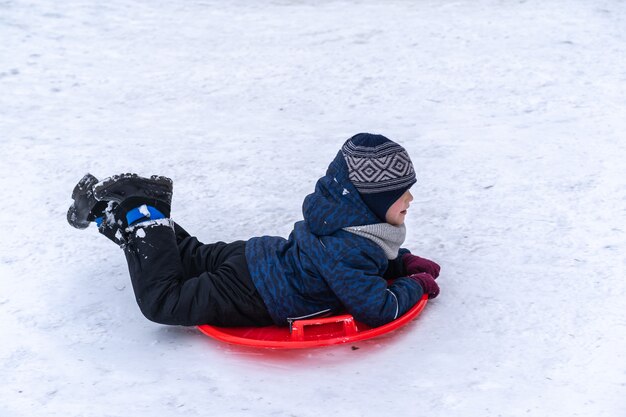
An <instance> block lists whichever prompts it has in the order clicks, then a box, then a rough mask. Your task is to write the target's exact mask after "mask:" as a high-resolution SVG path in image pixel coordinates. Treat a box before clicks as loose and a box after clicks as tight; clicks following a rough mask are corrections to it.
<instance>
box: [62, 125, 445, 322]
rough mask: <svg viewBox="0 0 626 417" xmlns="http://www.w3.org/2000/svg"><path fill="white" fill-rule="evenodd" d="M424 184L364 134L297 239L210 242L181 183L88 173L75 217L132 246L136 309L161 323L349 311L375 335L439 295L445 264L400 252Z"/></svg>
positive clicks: (326, 180)
mask: <svg viewBox="0 0 626 417" xmlns="http://www.w3.org/2000/svg"><path fill="white" fill-rule="evenodd" d="M415 181H416V180H415V171H414V169H413V164H412V163H411V160H410V158H409V155H408V154H407V152H406V150H405V149H404V148H403V147H402V146H400V145H398V144H397V143H395V142H392V141H391V140H389V139H387V138H386V137H384V136H381V135H372V134H367V133H361V134H358V135H356V136H354V137H352V138H350V139H349V140H348V141H346V143H345V144H344V145H343V146H342V148H341V150H340V151H339V153H338V154H337V156H336V157H335V159H334V160H333V161H332V162H331V164H330V166H329V167H328V170H327V172H326V175H325V176H323V177H322V178H320V179H319V180H318V181H317V184H316V186H315V191H314V192H313V193H312V194H310V195H308V196H307V197H306V198H305V199H304V204H303V207H302V210H303V214H304V220H303V221H299V222H297V223H295V225H294V230H293V232H292V233H291V234H290V235H289V238H288V239H284V238H282V237H272V236H262V237H254V238H251V239H250V240H248V241H236V242H232V243H224V242H216V243H212V244H203V243H201V242H199V241H198V239H196V238H195V237H193V236H190V235H189V233H187V232H186V231H185V230H184V229H183V228H182V227H180V226H179V225H178V224H176V223H175V222H174V221H172V220H171V219H170V206H171V198H172V181H171V180H170V179H169V178H166V177H160V176H153V177H150V178H142V177H139V176H137V175H136V174H122V175H116V176H113V177H110V178H108V179H106V180H104V181H102V182H98V180H97V179H96V178H95V177H93V176H92V175H90V174H87V175H86V176H85V177H84V178H83V179H82V180H81V181H80V182H79V183H78V184H77V186H76V187H75V189H74V193H73V195H72V198H73V199H74V203H73V204H72V206H71V207H70V210H69V211H68V221H69V222H70V224H72V225H73V226H74V227H77V228H85V227H87V226H88V225H89V223H90V222H91V221H94V222H96V224H97V225H98V230H99V231H100V232H101V233H102V234H104V235H105V236H107V237H108V238H109V239H111V240H113V241H114V242H115V243H117V244H118V245H120V246H121V247H122V248H123V250H124V254H125V256H126V260H127V262H128V269H129V272H130V277H131V281H132V285H133V290H134V292H135V297H136V299H137V304H138V305H139V308H140V309H141V311H142V313H143V314H144V315H145V316H146V317H147V318H148V319H149V320H152V321H154V322H157V323H163V324H175V325H200V324H211V325H216V326H227V327H229V326H266V325H272V324H276V325H288V324H289V323H291V322H292V321H293V320H296V319H303V318H313V317H322V316H330V315H334V314H339V313H342V312H346V311H347V312H348V313H349V314H351V315H353V316H354V318H355V319H356V320H358V321H360V322H363V323H365V324H367V325H368V326H371V327H377V326H381V325H383V324H386V323H388V322H390V321H392V320H394V319H396V318H398V317H399V316H401V315H402V314H404V313H405V312H406V311H407V310H409V309H410V308H411V307H412V306H413V305H414V304H415V303H416V302H417V301H418V300H419V299H420V298H421V297H422V295H423V294H428V296H429V298H434V297H436V296H437V295H438V294H439V287H438V285H437V283H436V282H435V278H437V276H438V275H439V265H437V264H436V263H435V262H433V261H430V260H427V259H424V258H420V257H418V256H415V255H412V254H411V253H410V252H409V251H408V250H407V249H404V248H401V247H400V246H401V245H402V243H403V242H404V239H405V233H406V229H405V226H404V219H405V216H406V214H407V209H408V208H409V204H410V202H411V201H412V200H413V196H412V195H411V193H410V192H409V188H410V187H411V186H412V185H413V184H414V183H415ZM389 279H394V281H393V282H392V283H388V281H387V280H389Z"/></svg>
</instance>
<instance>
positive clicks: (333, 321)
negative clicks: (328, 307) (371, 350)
mask: <svg viewBox="0 0 626 417" xmlns="http://www.w3.org/2000/svg"><path fill="white" fill-rule="evenodd" d="M427 302H428V296H426V295H424V296H423V297H422V299H421V300H420V301H419V302H418V303H417V304H415V305H414V306H413V307H412V308H411V309H410V310H409V311H407V312H406V313H405V314H403V315H402V316H401V317H399V318H397V319H396V320H394V321H392V322H390V323H387V324H385V325H383V326H380V327H374V328H371V327H369V326H367V325H366V324H363V323H360V322H358V321H356V320H355V319H354V317H352V316H351V315H349V314H344V315H341V316H333V317H327V318H321V319H309V320H296V321H294V322H293V324H292V326H291V331H290V329H289V328H288V327H279V326H267V327H217V326H210V325H208V324H205V325H202V326H198V329H200V331H201V332H202V333H204V334H205V335H207V336H210V337H213V338H215V339H217V340H220V341H222V342H226V343H231V344H234V345H244V346H251V347H259V348H271V349H302V348H312V347H320V346H329V345H337V344H340V343H353V342H358V341H360V340H365V339H371V338H372V337H376V336H380V335H382V334H385V333H388V332H391V331H393V330H396V329H397V328H399V327H402V326H404V325H405V324H407V323H408V322H410V321H411V320H413V319H414V318H415V317H417V316H418V315H419V314H420V313H421V312H422V310H423V309H424V307H426V303H427Z"/></svg>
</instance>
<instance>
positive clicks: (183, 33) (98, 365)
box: [0, 0, 626, 417]
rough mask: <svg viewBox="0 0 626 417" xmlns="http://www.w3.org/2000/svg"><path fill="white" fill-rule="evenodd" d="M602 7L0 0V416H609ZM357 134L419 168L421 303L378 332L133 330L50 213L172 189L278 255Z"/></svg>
mask: <svg viewBox="0 0 626 417" xmlns="http://www.w3.org/2000/svg"><path fill="white" fill-rule="evenodd" d="M624 6H625V3H624V2H623V1H619V0H597V1H593V2H566V1H551V2H541V1H532V0H529V1H519V2H513V1H508V2H505V1H496V0H477V1H461V0H459V1H434V0H427V1H420V2H402V1H390V2H374V1H357V0H343V1H339V0H338V1H316V2H313V1H299V2H296V1H288V0H284V1H283V0H281V1H270V2H244V1H233V2H218V1H210V0H197V1H189V2H182V3H181V2H165V1H158V0H155V1H140V2H137V1H127V0H111V1H108V2H104V3H102V2H88V1H81V0H67V1H63V2H55V1H39V0H32V1H17V0H9V1H3V2H1V3H0V39H2V42H0V92H1V94H0V147H1V149H2V152H1V156H0V189H2V190H3V193H4V194H3V199H2V206H1V207H2V208H1V210H0V230H1V231H2V233H1V234H0V247H1V248H2V250H1V252H0V277H1V278H0V334H1V335H2V342H1V343H0V416H3V417H15V416H128V415H133V416H153V415H185V416H187V415H189V416H194V415H218V416H248V415H254V416H273V415H275V416H299V417H307V416H319V415H341V416H344V417H352V416H380V415H392V416H393V415H399V416H406V415H421V414H424V415H426V414H427V415H429V416H431V417H436V416H442V417H443V416H445V417H451V416H464V417H479V416H480V417H491V416H493V417H496V416H507V417H508V416H547V415H556V416H594V417H602V416H606V417H615V416H620V415H625V414H626V399H625V398H626V358H625V355H624V350H625V349H624V348H625V346H626V321H625V319H624V313H623V311H624V300H625V296H626V282H625V280H624V276H625V274H624V272H625V267H626V257H625V256H624V254H625V253H626V235H625V227H626V210H625V207H626V183H625V181H624V179H625V178H626V164H624V158H625V156H626V142H625V141H624V132H625V131H626V114H625V113H626V111H625V110H626V100H625V98H624V97H626V72H625V70H624V68H626V30H625V29H624V28H626V7H624ZM362 131H369V132H378V133H383V134H385V135H387V136H389V137H391V138H393V139H395V140H397V141H399V142H400V143H402V144H403V145H404V146H405V147H406V148H407V150H408V151H409V153H410V155H411V156H412V159H413V161H414V164H415V166H416V170H417V174H418V183H417V184H416V185H415V186H414V187H413V189H412V191H413V194H414V195H415V197H416V198H415V201H414V202H413V203H412V205H411V208H410V210H409V212H408V216H407V240H406V244H405V246H406V247H408V248H410V249H411V250H412V251H413V252H414V253H417V254H419V255H421V256H425V257H429V258H432V259H435V260H437V261H438V262H439V263H440V264H441V265H442V275H441V277H440V279H439V280H438V281H439V282H440V285H441V295H440V296H439V298H437V299H436V300H434V301H433V302H432V303H430V304H429V305H428V306H427V308H426V310H425V311H424V313H423V314H422V316H420V317H419V318H418V319H417V320H416V321H414V322H413V323H411V324H410V325H409V326H407V327H406V328H404V329H402V330H400V331H398V332H397V333H395V334H393V335H391V336H389V337H383V338H380V339H375V340H371V341H366V342H362V343H358V344H357V345H356V347H358V349H352V346H350V345H346V346H339V347H331V348H326V349H317V350H306V351H287V352H285V351H259V350H251V349H243V348H237V347H234V346H229V345H225V344H220V343H219V342H216V341H213V340H210V339H208V338H206V337H204V336H202V335H201V334H200V333H199V332H198V331H196V330H195V329H194V328H183V327H168V326H161V325H157V324H154V323H151V322H149V321H147V320H146V319H144V318H143V316H141V313H140V311H139V309H138V307H137V305H136V303H135V300H134V295H133V292H132V287H131V285H130V284H129V278H128V272H127V269H126V264H125V260H124V257H123V254H122V253H121V251H120V249H119V248H117V247H116V246H115V245H113V244H112V243H110V242H109V241H108V240H106V239H105V238H103V237H102V236H100V235H99V234H98V233H97V231H96V229H95V227H93V226H91V227H90V228H88V229H87V230H84V231H81V230H76V229H73V228H71V227H70V226H69V225H68V224H67V222H66V219H65V216H66V211H67V207H68V206H69V204H70V202H71V200H70V195H71V191H72V189H73V187H74V185H75V184H76V182H77V181H78V180H79V179H80V178H81V177H82V176H83V174H85V173H86V172H91V173H93V174H94V175H96V176H97V177H98V178H99V179H103V178H104V177H106V176H109V175H112V174H117V173H120V172H138V173H139V174H141V175H151V174H160V175H166V176H168V177H171V178H173V180H174V201H173V207H172V213H173V214H172V216H173V218H174V219H175V220H177V221H178V222H180V223H181V224H182V225H183V226H184V227H185V228H186V229H188V230H189V231H191V232H193V233H194V234H196V235H197V236H198V237H199V238H200V239H201V240H203V241H206V242H212V241H217V240H224V241H232V240H236V239H247V238H249V237H251V236H256V235H261V234H272V235H283V236H286V235H287V234H288V233H289V231H290V230H291V228H292V225H293V223H294V222H295V221H297V220H299V219H300V218H301V211H300V207H301V203H302V199H303V198H304V196H305V195H306V194H308V193H310V192H311V191H312V189H313V186H314V184H315V181H316V179H317V178H318V177H319V176H320V175H322V174H323V173H324V172H325V169H326V166H327V165H328V163H329V162H330V160H331V159H332V158H333V157H334V155H335V154H336V152H337V150H338V149H339V147H340V145H341V144H342V143H343V141H344V140H345V139H347V138H348V137H349V136H351V135H352V134H355V133H357V132H362Z"/></svg>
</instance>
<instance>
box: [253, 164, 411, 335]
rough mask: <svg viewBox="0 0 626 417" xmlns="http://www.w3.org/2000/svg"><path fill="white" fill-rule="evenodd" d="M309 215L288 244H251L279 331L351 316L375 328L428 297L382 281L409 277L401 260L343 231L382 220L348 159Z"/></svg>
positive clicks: (327, 180)
mask: <svg viewBox="0 0 626 417" xmlns="http://www.w3.org/2000/svg"><path fill="white" fill-rule="evenodd" d="M302 211H303V214H304V221H299V222H297V223H295V225H294V230H293V232H291V234H290V235H289V238H288V239H284V238H282V237H274V236H262V237H255V238H252V239H250V240H249V241H248V242H247V245H246V260H247V262H248V268H249V270H250V275H251V277H252V280H253V281H254V284H255V286H256V287H257V289H258V291H259V293H260V294H261V297H262V298H263V300H264V301H265V304H266V306H267V308H268V310H269V313H270V315H271V316H272V318H273V320H274V322H275V323H276V324H278V325H286V324H288V323H290V322H291V321H292V320H295V319H298V318H309V317H318V316H325V315H331V314H336V313H339V312H342V311H347V312H348V313H349V314H352V315H353V316H354V318H355V319H356V320H358V321H361V322H363V323H365V324H367V325H369V326H372V327H376V326H381V325H383V324H385V323H388V322H390V321H392V320H394V319H395V318H397V317H399V316H401V315H402V314H404V313H405V312H406V311H407V310H408V309H409V308H411V307H412V306H413V305H414V304H415V303H416V302H417V301H418V300H419V299H420V298H421V296H422V294H423V290H422V287H421V286H420V285H419V284H418V283H416V282H415V281H413V280H411V279H409V278H405V277H403V278H399V279H397V280H395V282H393V284H391V285H389V286H388V284H387V281H386V280H385V279H384V278H383V276H385V277H389V275H390V274H389V271H390V270H394V271H395V272H396V276H395V277H394V278H397V277H398V276H401V275H404V273H405V272H404V268H403V267H402V266H401V265H402V261H401V259H400V256H398V258H397V259H396V260H395V261H388V260H387V257H386V256H385V253H384V251H383V249H382V248H381V247H380V246H378V245H377V244H376V243H374V242H373V241H371V240H369V239H367V238H364V237H361V236H357V235H355V234H353V233H350V232H347V231H344V230H342V228H344V227H348V226H360V225H367V224H374V223H380V220H379V219H378V218H377V217H376V216H375V215H374V213H372V212H371V211H370V210H369V208H368V207H367V206H366V205H365V203H363V201H362V200H361V197H360V196H359V194H358V191H357V190H356V188H355V187H354V185H352V183H351V182H350V181H349V179H348V168H347V166H346V163H345V160H344V159H343V155H342V154H341V152H339V153H338V154H337V157H336V158H335V159H334V160H333V162H332V163H331V164H330V166H329V167H328V170H327V172H326V175H325V176H324V177H322V178H320V179H319V180H318V181H317V184H316V186H315V192H313V193H312V194H310V195H308V196H307V197H306V198H305V200H304V204H303V206H302ZM406 252H408V250H406V249H401V250H400V254H403V253H406ZM386 272H387V274H386V275H385V273H386Z"/></svg>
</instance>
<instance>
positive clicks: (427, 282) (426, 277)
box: [409, 272, 439, 299]
mask: <svg viewBox="0 0 626 417" xmlns="http://www.w3.org/2000/svg"><path fill="white" fill-rule="evenodd" d="M409 278H411V279H412V280H413V281H415V282H417V283H418V284H419V285H421V286H422V288H423V289H424V293H426V294H428V298H429V299H430V298H435V297H437V296H438V295H439V285H437V282H436V281H435V278H433V277H432V275H430V274H427V273H425V272H422V273H421V274H413V275H410V276H409Z"/></svg>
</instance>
